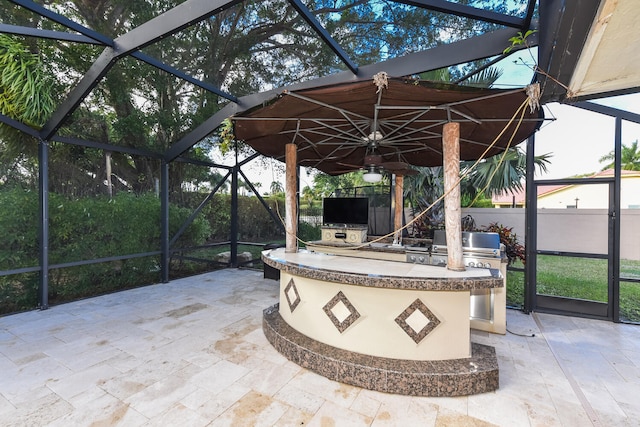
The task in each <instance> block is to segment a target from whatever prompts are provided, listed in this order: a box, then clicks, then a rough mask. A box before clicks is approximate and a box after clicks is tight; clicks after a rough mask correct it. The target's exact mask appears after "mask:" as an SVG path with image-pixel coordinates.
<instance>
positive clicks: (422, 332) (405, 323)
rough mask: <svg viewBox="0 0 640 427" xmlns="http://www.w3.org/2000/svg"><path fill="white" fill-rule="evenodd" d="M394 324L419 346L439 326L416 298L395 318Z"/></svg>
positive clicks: (436, 320) (431, 314) (427, 309)
mask: <svg viewBox="0 0 640 427" xmlns="http://www.w3.org/2000/svg"><path fill="white" fill-rule="evenodd" d="M396 323H397V324H398V325H399V326H400V327H401V328H402V330H403V331H405V332H406V333H407V335H409V336H410V337H411V339H412V340H413V341H415V343H416V344H420V341H422V340H423V339H424V338H425V337H426V336H427V335H429V334H430V333H431V331H433V330H434V329H435V328H436V326H438V325H439V324H440V320H439V319H438V318H437V317H436V316H435V315H434V314H433V313H432V312H431V310H429V308H428V307H427V306H426V305H424V303H423V302H422V301H420V299H419V298H418V299H416V300H415V301H414V302H412V303H411V305H410V306H409V307H407V308H406V309H405V310H404V311H403V312H402V313H401V314H400V315H399V316H398V317H396Z"/></svg>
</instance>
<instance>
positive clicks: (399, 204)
mask: <svg viewBox="0 0 640 427" xmlns="http://www.w3.org/2000/svg"><path fill="white" fill-rule="evenodd" d="M403 195H404V176H402V175H395V212H394V216H393V231H394V233H395V234H394V236H393V244H398V245H399V244H400V243H401V242H402V211H403V210H404V198H403Z"/></svg>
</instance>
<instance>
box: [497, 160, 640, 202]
mask: <svg viewBox="0 0 640 427" xmlns="http://www.w3.org/2000/svg"><path fill="white" fill-rule="evenodd" d="M611 176H613V169H607V170H604V171H602V172H598V173H596V174H594V175H591V176H590V177H588V178H602V177H611ZM620 198H621V201H620V208H621V209H640V171H628V170H623V171H622V175H621V180H620ZM492 202H493V205H494V206H495V207H496V208H511V207H518V208H522V207H525V193H524V189H523V190H522V191H518V192H507V193H503V194H501V195H499V196H494V197H492ZM608 206H609V185H608V184H572V185H538V209H565V208H578V209H607V208H608Z"/></svg>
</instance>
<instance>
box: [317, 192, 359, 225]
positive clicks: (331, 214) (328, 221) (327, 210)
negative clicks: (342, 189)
mask: <svg viewBox="0 0 640 427" xmlns="http://www.w3.org/2000/svg"><path fill="white" fill-rule="evenodd" d="M322 223H323V224H324V225H338V226H341V225H364V226H367V225H368V224H369V199H368V198H366V197H328V198H325V199H322Z"/></svg>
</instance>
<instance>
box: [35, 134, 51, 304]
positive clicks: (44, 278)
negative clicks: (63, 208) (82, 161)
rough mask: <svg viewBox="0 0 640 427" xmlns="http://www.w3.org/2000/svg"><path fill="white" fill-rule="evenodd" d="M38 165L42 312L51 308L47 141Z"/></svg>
mask: <svg viewBox="0 0 640 427" xmlns="http://www.w3.org/2000/svg"><path fill="white" fill-rule="evenodd" d="M38 163H39V168H38V170H39V175H38V186H39V188H40V194H39V196H40V212H39V215H40V218H39V219H40V229H39V230H38V231H39V232H38V236H39V243H40V282H39V284H38V307H39V308H40V309H41V310H46V309H48V308H49V143H48V142H47V141H43V140H40V142H39V143H38Z"/></svg>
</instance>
